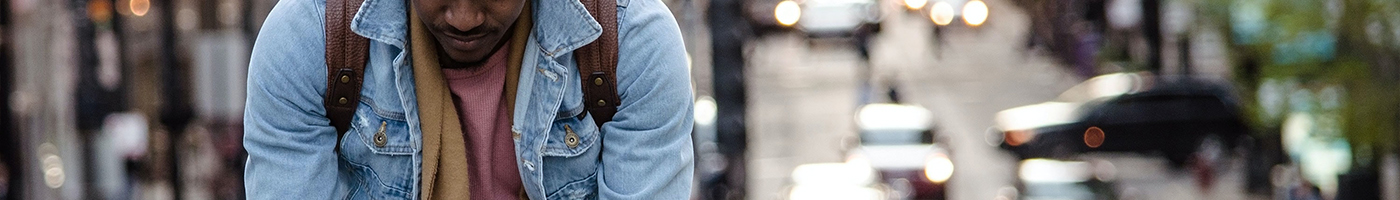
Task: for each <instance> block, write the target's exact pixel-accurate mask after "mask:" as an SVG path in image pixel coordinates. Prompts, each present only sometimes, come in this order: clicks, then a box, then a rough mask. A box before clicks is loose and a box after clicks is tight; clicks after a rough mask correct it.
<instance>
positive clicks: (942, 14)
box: [928, 1, 953, 26]
mask: <svg viewBox="0 0 1400 200" xmlns="http://www.w3.org/2000/svg"><path fill="white" fill-rule="evenodd" d="M928 18H929V19H931V20H933V23H934V24H938V25H939V26H947V25H948V24H951V23H953V5H948V2H943V1H938V2H937V3H933V9H929V11H928Z"/></svg>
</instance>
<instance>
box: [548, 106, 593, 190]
mask: <svg viewBox="0 0 1400 200" xmlns="http://www.w3.org/2000/svg"><path fill="white" fill-rule="evenodd" d="M547 137H548V138H547V139H546V140H545V146H544V148H543V149H544V152H543V155H544V163H543V165H542V167H543V168H544V174H543V175H544V177H548V178H547V179H546V180H545V181H544V183H543V184H544V189H545V190H544V191H545V194H548V195H546V197H545V198H546V199H588V198H583V197H588V196H590V195H592V196H594V198H596V195H597V194H596V193H597V184H596V183H594V182H596V181H597V179H596V177H595V176H596V175H597V171H598V165H599V161H600V159H601V158H602V157H601V155H602V142H601V140H600V139H601V138H600V137H601V134H600V132H599V131H598V128H597V126H595V125H594V124H593V121H592V119H591V118H588V117H583V118H582V119H580V118H576V117H566V118H559V119H557V120H555V121H554V123H553V124H552V125H551V126H550V131H549V134H548V135H547Z"/></svg>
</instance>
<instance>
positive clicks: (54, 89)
mask: <svg viewBox="0 0 1400 200" xmlns="http://www.w3.org/2000/svg"><path fill="white" fill-rule="evenodd" d="M3 4H5V5H3V6H0V8H3V9H4V11H3V12H0V13H3V14H4V15H5V16H3V17H0V19H8V21H11V22H13V23H0V33H4V35H5V36H6V38H4V40H0V44H4V45H0V46H4V47H7V48H6V49H5V50H6V51H7V52H11V53H12V54H10V53H6V54H5V57H4V58H13V60H8V59H0V61H6V62H4V63H6V64H7V65H6V67H5V69H6V71H5V72H7V73H4V74H0V75H6V77H5V78H3V79H4V80H5V81H7V83H4V84H3V85H5V86H7V87H11V89H13V92H6V96H9V98H7V101H6V102H7V104H6V105H7V106H6V107H7V108H13V113H12V115H8V114H10V112H6V114H7V115H6V116H13V117H14V122H15V126H14V127H15V129H17V130H16V131H17V132H14V133H12V134H11V133H8V132H9V131H5V132H7V135H5V136H6V137H7V138H8V137H13V138H16V140H14V141H16V143H18V144H17V145H15V146H14V147H12V148H11V149H14V150H15V151H17V152H19V153H17V154H16V155H19V157H20V158H18V159H14V160H19V163H22V164H23V165H20V167H18V168H16V169H10V171H15V173H11V174H15V176H16V178H21V179H18V180H22V182H15V183H10V184H13V185H19V186H21V187H23V189H22V190H21V191H17V193H0V196H7V195H8V196H11V197H18V198H19V199H169V198H172V197H174V196H173V195H172V194H174V193H176V191H180V192H179V193H181V194H182V195H180V196H181V197H186V198H196V199H222V198H229V199H240V198H241V196H242V188H241V187H242V183H241V180H242V176H241V171H242V160H243V156H242V154H243V153H242V150H241V146H242V145H241V144H240V143H239V142H240V141H241V138H242V135H241V131H240V129H241V121H240V120H241V118H242V106H243V99H244V98H243V94H244V88H243V86H244V80H245V76H246V66H247V58H248V54H249V50H250V49H251V46H252V42H253V38H254V36H256V31H257V28H256V27H259V26H260V25H261V22H262V19H263V18H265V17H266V15H267V13H268V12H269V11H270V10H271V8H272V5H273V4H275V1H272V0H207V1H206V0H57V1H47V0H12V1H7V2H5V3H3ZM0 21H5V20H0ZM11 38H12V39H11ZM9 72H13V74H12V75H13V79H11V78H10V75H11V74H10V73H9ZM172 116H175V117H172ZM0 119H3V118H0ZM6 121H7V122H8V121H9V120H6ZM172 122H175V123H182V124H172ZM9 127H10V126H8V125H6V126H4V127H0V128H9ZM172 127H182V128H172ZM183 127H188V128H183ZM175 129H178V131H175ZM171 133H173V134H171ZM172 136H174V137H173V138H177V140H175V141H176V142H174V143H173V144H179V145H170V144H172V143H171V139H170V138H172ZM7 141H8V140H7ZM171 147H174V149H175V150H174V151H171V149H172V148H171ZM7 150H8V149H7ZM170 152H178V153H177V154H175V155H176V156H171V155H172V154H170ZM172 159H174V160H177V162H176V163H179V164H178V165H170V164H169V163H171V162H170V160H172ZM6 160H7V161H8V160H9V159H6ZM177 166H183V167H177ZM172 168H179V169H180V170H179V171H178V172H179V173H172V172H173V170H172ZM172 177H180V181H174V182H172V181H170V180H171V179H172ZM10 180H14V179H10ZM172 183H174V184H172Z"/></svg>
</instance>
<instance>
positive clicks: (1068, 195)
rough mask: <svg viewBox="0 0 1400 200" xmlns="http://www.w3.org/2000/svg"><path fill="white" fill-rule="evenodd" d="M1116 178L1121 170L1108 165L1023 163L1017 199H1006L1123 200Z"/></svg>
mask: <svg viewBox="0 0 1400 200" xmlns="http://www.w3.org/2000/svg"><path fill="white" fill-rule="evenodd" d="M1115 176H1117V169H1116V168H1115V167H1114V166H1113V164H1112V163H1109V162H1105V161H1096V162H1086V161H1065V160H1051V159H1041V158H1034V159H1027V160H1022V161H1021V162H1020V164H1019V165H1017V170H1016V188H1017V189H1016V190H1014V191H1016V193H1015V194H1013V195H1016V196H1017V197H1008V198H1006V199H1096V200H1108V199H1119V197H1120V196H1122V195H1120V194H1119V191H1118V189H1117V187H1116V186H1115V185H1114V182H1113V179H1114V178H1116V177H1115ZM1018 197H1019V198H1018Z"/></svg>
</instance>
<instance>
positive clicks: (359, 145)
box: [339, 101, 418, 199]
mask: <svg viewBox="0 0 1400 200" xmlns="http://www.w3.org/2000/svg"><path fill="white" fill-rule="evenodd" d="M371 105H373V104H370V103H368V102H367V101H366V102H361V103H360V108H359V109H356V110H355V117H354V120H353V121H352V122H351V125H350V130H349V131H348V132H346V133H345V135H344V137H342V139H341V141H340V154H339V155H340V156H341V159H342V160H343V161H344V162H345V163H343V164H347V165H343V166H342V168H341V169H342V170H347V171H348V172H349V173H351V174H354V176H351V177H352V178H350V179H353V180H350V181H351V182H352V183H354V184H351V185H352V186H354V187H358V188H353V189H351V190H352V191H353V192H352V194H351V195H350V196H352V197H357V198H360V197H367V198H368V199H394V198H403V199H408V198H412V196H413V191H414V190H413V189H414V188H415V186H416V185H417V182H418V181H417V177H418V174H416V170H414V169H415V168H416V167H415V166H414V160H413V157H414V156H413V155H414V153H415V152H417V149H418V145H417V144H415V142H414V139H413V136H412V135H411V134H410V132H409V129H408V123H407V122H406V121H405V120H404V119H403V118H393V117H397V116H403V115H402V114H398V115H395V114H394V113H378V112H377V111H376V110H375V109H374V108H372V106H371Z"/></svg>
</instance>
